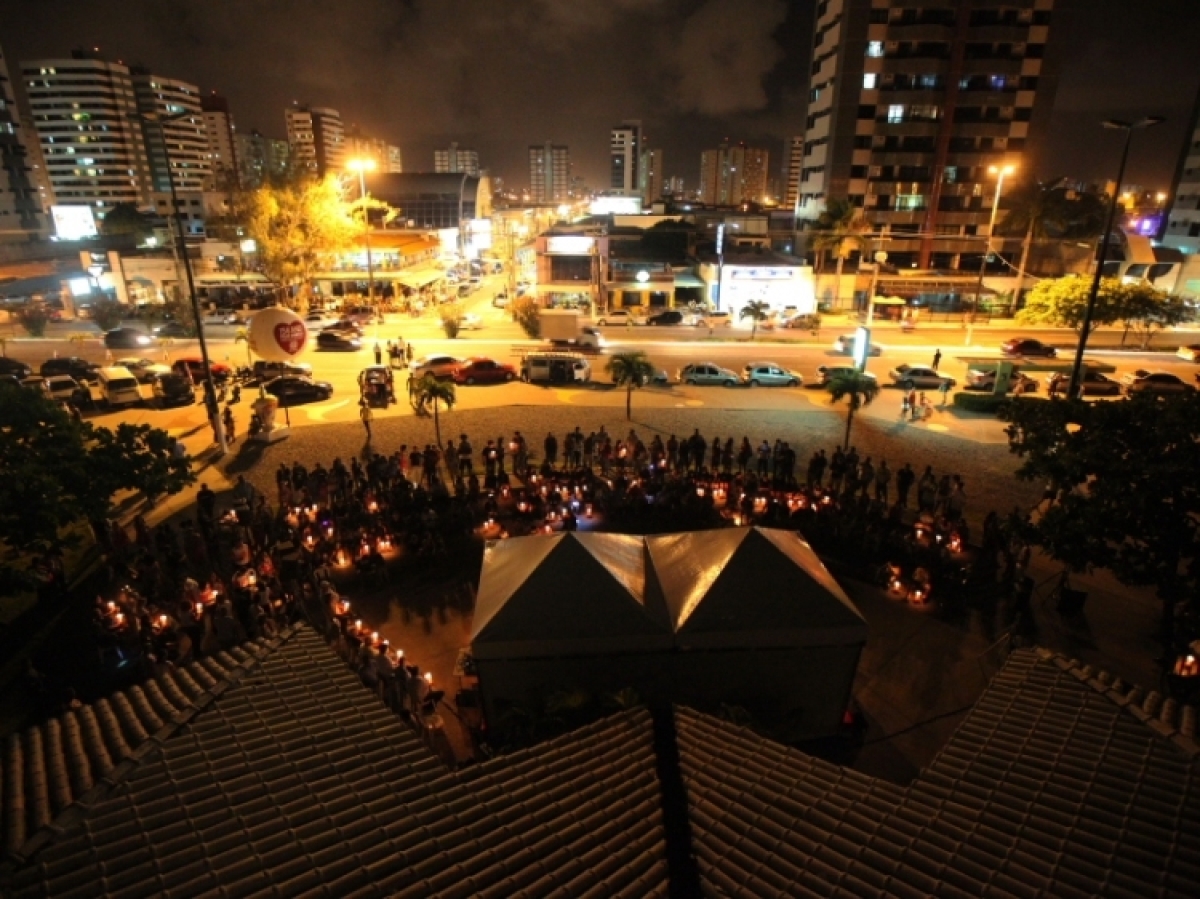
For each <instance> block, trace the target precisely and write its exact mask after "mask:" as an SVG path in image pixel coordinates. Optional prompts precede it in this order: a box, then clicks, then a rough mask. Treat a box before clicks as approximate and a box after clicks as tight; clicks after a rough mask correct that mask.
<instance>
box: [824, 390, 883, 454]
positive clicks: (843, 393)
mask: <svg viewBox="0 0 1200 899" xmlns="http://www.w3.org/2000/svg"><path fill="white" fill-rule="evenodd" d="M829 394H830V396H831V397H832V399H833V401H834V402H835V403H837V402H841V400H842V399H843V398H845V399H848V400H849V403H848V406H849V408H848V410H847V412H846V436H845V438H844V439H843V440H842V449H845V448H846V447H848V446H849V445H850V428H851V426H852V425H853V424H854V413H855V412H857V411H858V410H859V409H861V408H862V407H863V406H869V405H870V404H871V402H872V401H873V400H874V399H875V397H877V396H879V382H878V381H877V380H875V379H874V378H872V377H871V376H870V375H868V374H865V373H864V372H861V371H855V372H845V373H843V374H840V375H837V376H836V377H835V378H834V379H833V380H832V381H830V382H829Z"/></svg>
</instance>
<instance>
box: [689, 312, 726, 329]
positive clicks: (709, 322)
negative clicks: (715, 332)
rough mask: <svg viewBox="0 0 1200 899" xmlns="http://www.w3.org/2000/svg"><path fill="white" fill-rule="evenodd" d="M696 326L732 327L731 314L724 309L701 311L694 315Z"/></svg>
mask: <svg viewBox="0 0 1200 899" xmlns="http://www.w3.org/2000/svg"><path fill="white" fill-rule="evenodd" d="M696 327H697V328H732V327H733V316H732V315H730V314H729V313H728V312H726V311H724V310H714V311H712V312H702V313H700V314H699V315H698V316H697V317H696Z"/></svg>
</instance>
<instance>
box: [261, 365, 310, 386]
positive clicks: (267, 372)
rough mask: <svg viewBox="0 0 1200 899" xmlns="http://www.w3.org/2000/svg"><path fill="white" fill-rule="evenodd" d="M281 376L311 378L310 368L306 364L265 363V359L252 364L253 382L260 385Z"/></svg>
mask: <svg viewBox="0 0 1200 899" xmlns="http://www.w3.org/2000/svg"><path fill="white" fill-rule="evenodd" d="M283 375H299V376H300V377H302V378H311V377H312V366H311V365H309V364H308V363H307V362H267V361H266V360H265V359H259V360H258V361H257V362H255V363H254V380H256V381H258V382H259V383H260V384H262V383H266V382H267V381H270V380H271V379H272V378H279V377H282V376H283Z"/></svg>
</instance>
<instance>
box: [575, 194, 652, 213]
mask: <svg viewBox="0 0 1200 899" xmlns="http://www.w3.org/2000/svg"><path fill="white" fill-rule="evenodd" d="M588 210H589V211H590V212H591V214H592V215H641V213H642V198H641V197H596V199H594V200H592V202H591V205H590V206H589V207H588Z"/></svg>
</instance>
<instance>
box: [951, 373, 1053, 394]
mask: <svg viewBox="0 0 1200 899" xmlns="http://www.w3.org/2000/svg"><path fill="white" fill-rule="evenodd" d="M963 386H964V388H965V389H967V390H982V391H985V392H987V393H994V392H995V390H996V369H994V368H990V369H987V370H986V371H980V370H979V369H977V368H972V369H969V370H968V371H967V380H966V383H965V384H964V385H963ZM1037 389H1038V385H1037V381H1035V380H1034V379H1033V378H1031V377H1029V376H1028V375H1023V374H1021V372H1019V371H1017V370H1016V369H1015V368H1014V369H1013V370H1012V377H1011V378H1009V381H1008V392H1009V393H1037Z"/></svg>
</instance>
